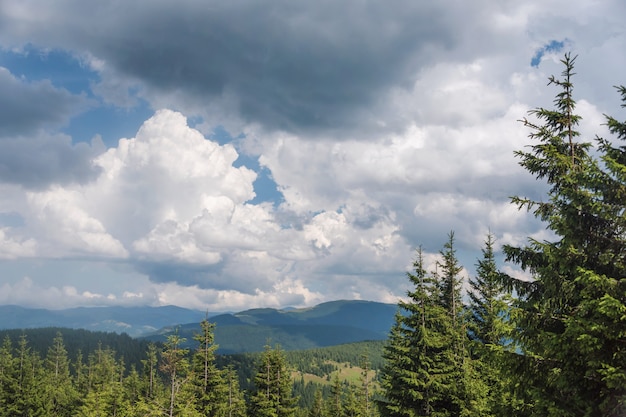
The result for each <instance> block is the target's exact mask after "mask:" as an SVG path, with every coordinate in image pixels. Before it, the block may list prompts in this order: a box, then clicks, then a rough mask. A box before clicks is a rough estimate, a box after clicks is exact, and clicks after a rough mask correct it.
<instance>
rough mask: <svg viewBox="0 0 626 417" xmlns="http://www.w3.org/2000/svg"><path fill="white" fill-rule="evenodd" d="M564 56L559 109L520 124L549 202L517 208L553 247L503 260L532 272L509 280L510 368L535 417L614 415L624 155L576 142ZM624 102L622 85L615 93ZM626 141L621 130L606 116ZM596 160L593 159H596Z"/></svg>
mask: <svg viewBox="0 0 626 417" xmlns="http://www.w3.org/2000/svg"><path fill="white" fill-rule="evenodd" d="M574 62H575V58H572V57H571V56H570V55H566V56H565V58H564V59H563V60H562V63H563V65H564V67H565V69H564V71H563V73H562V78H561V79H557V78H555V77H551V78H550V84H552V85H555V86H556V87H557V88H559V92H558V93H557V95H556V97H555V100H554V109H551V110H548V109H543V108H539V109H535V110H533V111H531V112H530V115H531V116H532V117H534V118H535V119H536V121H533V122H530V121H528V120H526V119H525V120H524V123H525V125H526V126H527V127H528V128H529V129H530V130H531V133H530V138H531V139H533V140H534V141H536V144H534V145H532V146H531V148H530V151H528V152H521V151H520V152H517V155H518V156H519V157H520V159H521V162H520V164H521V165H522V166H523V167H524V168H526V169H527V170H528V171H529V172H530V173H531V174H533V175H534V176H535V177H536V178H537V179H541V180H545V181H546V183H547V184H548V185H549V192H548V198H547V199H546V200H545V201H533V200H530V199H527V198H521V197H516V198H514V199H513V201H514V202H515V203H516V204H518V206H519V207H520V208H526V209H528V210H530V211H532V212H533V214H534V215H535V216H536V217H538V218H539V219H541V220H543V221H544V222H545V223H546V227H547V228H548V229H550V230H551V231H552V232H553V233H554V235H555V239H554V241H550V242H539V241H535V240H529V243H528V245H527V246H524V247H510V246H509V247H505V252H506V255H507V259H508V260H509V261H513V262H515V263H517V264H519V265H520V266H521V267H522V268H523V269H525V270H527V271H529V272H530V273H532V275H533V281H532V282H524V281H520V280H515V279H513V278H511V279H510V280H509V283H510V285H511V287H513V288H515V290H516V291H517V293H518V295H519V300H518V301H517V303H516V313H515V316H514V317H515V324H516V326H515V329H516V331H515V333H514V337H515V339H516V340H517V342H518V343H519V345H520V347H521V348H522V351H523V354H522V355H518V356H517V358H516V363H515V364H514V366H513V368H512V369H513V371H514V372H515V376H516V377H517V378H518V379H519V382H518V384H519V387H521V388H522V389H520V390H519V394H520V395H522V396H523V397H524V398H525V399H526V401H527V404H528V405H529V410H530V411H531V412H532V414H533V415H545V416H596V415H603V416H618V415H623V414H624V413H625V412H626V408H625V407H626V378H625V376H626V339H625V338H626V316H625V315H624V311H625V309H626V307H625V305H626V278H625V277H626V261H625V256H626V240H625V234H624V232H625V231H626V217H625V213H624V201H626V200H625V197H626V176H625V175H624V173H625V172H626V149H625V148H624V147H623V146H621V147H614V146H613V145H612V144H611V142H609V141H608V140H605V139H602V138H597V143H598V147H597V149H596V150H595V151H594V152H592V151H591V149H592V147H591V144H590V143H581V142H577V141H576V139H577V137H578V136H579V133H578V131H577V130H576V128H577V125H578V123H579V121H580V120H581V119H580V116H578V115H576V114H575V105H576V103H575V101H574V99H573V95H572V92H573V84H572V77H573V75H574V73H573V68H574ZM619 91H620V93H621V94H622V99H623V100H624V103H626V94H625V92H624V88H623V87H620V88H619ZM607 124H608V126H609V130H610V131H611V133H613V134H615V135H617V136H618V138H619V139H621V140H624V139H626V136H625V135H624V132H625V130H624V124H623V123H620V122H618V121H617V120H615V119H613V118H611V117H607ZM596 155H597V156H596Z"/></svg>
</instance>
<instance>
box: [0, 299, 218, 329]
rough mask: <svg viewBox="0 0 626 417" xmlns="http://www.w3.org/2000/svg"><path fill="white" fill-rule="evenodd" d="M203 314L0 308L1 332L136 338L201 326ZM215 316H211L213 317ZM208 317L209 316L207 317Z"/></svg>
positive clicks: (149, 309) (121, 309)
mask: <svg viewBox="0 0 626 417" xmlns="http://www.w3.org/2000/svg"><path fill="white" fill-rule="evenodd" d="M206 314H207V313H206V312H202V311H195V310H189V309H185V308H181V307H175V306H166V307H78V308H70V309H66V310H44V309H30V308H24V307H18V306H0V329H32V328H40V327H66V328H70V329H86V330H91V331H102V332H116V333H127V334H128V335H129V336H134V337H136V336H139V335H141V334H146V333H149V332H154V331H156V330H158V329H160V328H163V327H165V326H173V325H175V324H178V323H190V322H200V321H201V320H202V319H203V318H204V317H205V316H206ZM215 314H216V313H213V315H215ZM209 315H211V314H209Z"/></svg>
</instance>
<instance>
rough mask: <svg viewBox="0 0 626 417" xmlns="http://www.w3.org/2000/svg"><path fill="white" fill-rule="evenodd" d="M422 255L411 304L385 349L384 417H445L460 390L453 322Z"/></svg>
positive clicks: (413, 275) (401, 313)
mask: <svg viewBox="0 0 626 417" xmlns="http://www.w3.org/2000/svg"><path fill="white" fill-rule="evenodd" d="M423 262H424V260H423V255H422V250H421V248H419V249H418V250H417V257H416V259H415V261H414V263H413V268H414V271H413V272H408V273H407V276H408V278H409V281H411V284H412V285H413V286H414V289H413V290H409V291H408V292H407V296H408V298H409V301H400V302H399V304H398V305H399V307H400V311H398V313H397V314H396V317H395V323H394V325H393V326H392V328H391V331H390V335H389V339H388V341H387V344H386V345H385V348H384V354H383V357H384V359H385V365H384V368H383V370H382V381H381V385H382V389H383V397H384V398H383V399H382V400H380V401H379V402H378V405H379V409H380V414H381V415H382V416H384V417H413V416H437V415H446V413H445V411H444V410H447V409H448V408H449V404H448V403H449V402H450V401H449V397H450V393H451V392H453V391H454V390H455V385H454V382H455V381H453V380H452V378H450V375H451V374H452V373H453V371H454V370H455V366H456V364H455V361H454V355H453V353H452V341H451V338H450V334H451V333H452V321H451V317H450V315H449V312H448V311H447V310H446V308H444V307H443V305H442V303H441V301H442V298H443V296H442V293H441V291H440V287H439V286H438V283H437V281H436V279H435V278H434V277H433V276H432V275H429V274H428V273H427V272H426V270H425V269H424V263H423Z"/></svg>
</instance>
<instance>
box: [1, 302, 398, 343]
mask: <svg viewBox="0 0 626 417" xmlns="http://www.w3.org/2000/svg"><path fill="white" fill-rule="evenodd" d="M396 311H397V306H396V305H395V304H385V303H378V302H374V301H361V300H339V301H331V302H327V303H322V304H319V305H316V306H314V307H309V308H301V309H293V308H289V309H284V310H278V309H273V308H255V309H250V310H245V311H241V312H238V313H208V317H209V321H210V322H212V323H215V324H216V327H215V341H216V343H217V344H218V345H219V352H220V353H240V352H254V351H260V350H262V349H263V347H264V346H265V345H266V344H267V343H271V344H272V345H273V344H280V345H281V347H282V348H283V349H285V350H297V349H309V348H315V347H325V346H334V345H339V344H344V343H352V342H360V341H365V340H383V339H386V338H387V334H388V332H389V329H390V328H391V325H392V324H393V319H394V315H395V312H396ZM205 317H207V312H202V311H197V310H190V309H185V308H181V307H175V306H166V307H89V308H86V307H81V308H72V309H66V310H44V309H29V308H24V307H18V306H0V329H32V328H41V327H66V328H71V329H86V330H91V331H104V332H116V333H127V334H128V335H130V336H133V337H142V338H147V339H149V340H155V341H163V340H165V339H166V337H167V335H168V334H171V333H172V332H174V331H178V332H179V334H180V335H181V336H182V337H184V338H186V339H187V343H188V344H189V346H193V335H194V333H196V332H198V331H199V330H200V326H199V323H200V321H202V320H203V319H204V318H205Z"/></svg>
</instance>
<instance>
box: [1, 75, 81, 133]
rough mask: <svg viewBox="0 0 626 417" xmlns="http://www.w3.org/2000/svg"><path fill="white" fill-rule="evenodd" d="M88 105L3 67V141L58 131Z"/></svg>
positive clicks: (46, 81) (79, 98)
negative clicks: (58, 128) (42, 132)
mask: <svg viewBox="0 0 626 417" xmlns="http://www.w3.org/2000/svg"><path fill="white" fill-rule="evenodd" d="M87 105H88V101H87V99H86V98H85V97H83V96H79V95H78V96H77V95H74V94H71V93H70V92H68V91H67V90H64V89H62V88H57V87H54V86H53V85H52V83H51V82H50V81H49V80H44V81H37V82H28V81H26V80H24V79H18V78H16V77H15V76H13V74H11V73H10V72H9V70H7V69H6V68H3V67H0V108H1V109H2V112H0V138H2V137H15V136H27V135H30V134H33V133H36V132H38V131H39V130H40V129H42V128H44V127H50V126H52V127H58V126H60V125H63V124H65V123H67V122H68V120H69V118H70V117H71V116H73V115H75V114H77V113H78V112H80V111H82V110H85V109H86V107H87Z"/></svg>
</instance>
